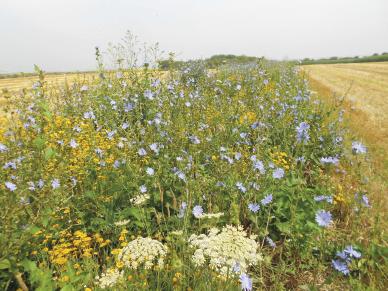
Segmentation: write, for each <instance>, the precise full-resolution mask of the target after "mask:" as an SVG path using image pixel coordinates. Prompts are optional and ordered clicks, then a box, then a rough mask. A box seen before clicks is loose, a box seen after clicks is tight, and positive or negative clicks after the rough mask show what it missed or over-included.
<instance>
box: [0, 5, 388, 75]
mask: <svg viewBox="0 0 388 291" xmlns="http://www.w3.org/2000/svg"><path fill="white" fill-rule="evenodd" d="M127 30H131V31H132V32H133V33H134V34H136V35H137V36H138V37H139V39H140V40H142V41H146V42H148V43H154V42H159V43H160V47H161V49H163V50H165V51H173V52H175V53H176V54H177V56H178V58H180V59H187V58H204V57H209V56H211V55H213V54H219V53H225V54H228V53H231V54H245V55H252V56H263V55H264V56H266V57H268V58H274V59H284V58H289V59H293V58H305V57H314V58H317V57H330V56H355V55H367V54H372V53H375V52H377V53H381V52H384V51H388V0H234V1H233V0H191V1H189V0H138V1H134V0H126V1H125V0H0V73H5V72H17V71H24V72H27V71H32V68H33V64H38V65H39V66H41V67H42V68H43V69H44V70H46V71H67V70H87V69H94V68H95V67H96V65H95V59H94V47H95V46H100V47H101V48H102V49H104V48H106V47H107V44H108V42H118V41H119V40H120V39H121V38H122V37H123V36H124V34H125V32H126V31H127Z"/></svg>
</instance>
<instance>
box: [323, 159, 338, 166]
mask: <svg viewBox="0 0 388 291" xmlns="http://www.w3.org/2000/svg"><path fill="white" fill-rule="evenodd" d="M321 163H322V164H333V165H337V164H338V163H339V159H338V158H336V157H322V158H321Z"/></svg>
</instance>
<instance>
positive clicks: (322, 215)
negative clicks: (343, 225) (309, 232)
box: [315, 210, 332, 227]
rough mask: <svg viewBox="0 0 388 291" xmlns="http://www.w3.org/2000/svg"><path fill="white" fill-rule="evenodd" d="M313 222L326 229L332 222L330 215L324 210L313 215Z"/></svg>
mask: <svg viewBox="0 0 388 291" xmlns="http://www.w3.org/2000/svg"><path fill="white" fill-rule="evenodd" d="M315 221H316V222H317V223H318V225H319V226H323V227H327V226H329V224H330V223H331V222H332V216H331V213H330V212H329V211H325V210H318V211H317V213H316V214H315Z"/></svg>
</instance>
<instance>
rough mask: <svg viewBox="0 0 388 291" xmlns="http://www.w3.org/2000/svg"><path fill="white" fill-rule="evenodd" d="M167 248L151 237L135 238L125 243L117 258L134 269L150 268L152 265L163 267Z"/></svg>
mask: <svg viewBox="0 0 388 291" xmlns="http://www.w3.org/2000/svg"><path fill="white" fill-rule="evenodd" d="M167 252H168V248H167V247H166V246H165V245H163V244H162V243H161V242H159V241H157V240H154V239H152V238H148V237H146V238H143V237H140V238H137V239H135V240H133V241H131V242H129V243H128V245H126V246H125V247H124V248H123V249H122V250H121V252H120V253H119V255H118V260H119V261H121V262H123V263H124V265H125V266H126V267H128V268H129V269H133V270H136V269H138V268H141V267H143V268H144V269H151V268H152V267H153V266H157V267H159V268H163V265H164V259H165V257H166V255H167Z"/></svg>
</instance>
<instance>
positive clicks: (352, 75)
mask: <svg viewBox="0 0 388 291" xmlns="http://www.w3.org/2000/svg"><path fill="white" fill-rule="evenodd" d="M303 70H304V72H306V73H307V75H308V77H309V79H310V82H311V85H312V89H314V90H316V91H317V92H318V93H319V94H320V96H326V97H327V98H328V99H331V100H335V99H338V98H339V99H342V98H343V99H344V100H343V102H341V103H340V106H341V107H342V108H343V109H344V110H345V111H346V113H345V114H346V116H347V120H348V122H347V123H348V127H349V128H350V129H351V130H352V132H353V134H357V135H358V136H359V137H361V138H362V139H364V140H366V141H368V144H369V147H370V149H371V150H372V156H373V159H372V160H373V163H374V170H375V173H374V175H373V176H374V179H375V187H377V189H374V191H373V192H375V193H381V194H380V195H379V196H378V197H376V198H377V199H378V200H379V201H380V203H379V204H380V205H382V206H383V207H384V208H383V209H382V210H383V212H384V213H388V199H387V197H386V195H385V193H387V191H388V183H387V181H388V157H387V154H386V153H387V152H388V62H382V63H364V64H336V65H308V66H303ZM338 104H339V103H338ZM338 104H337V106H338Z"/></svg>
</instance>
